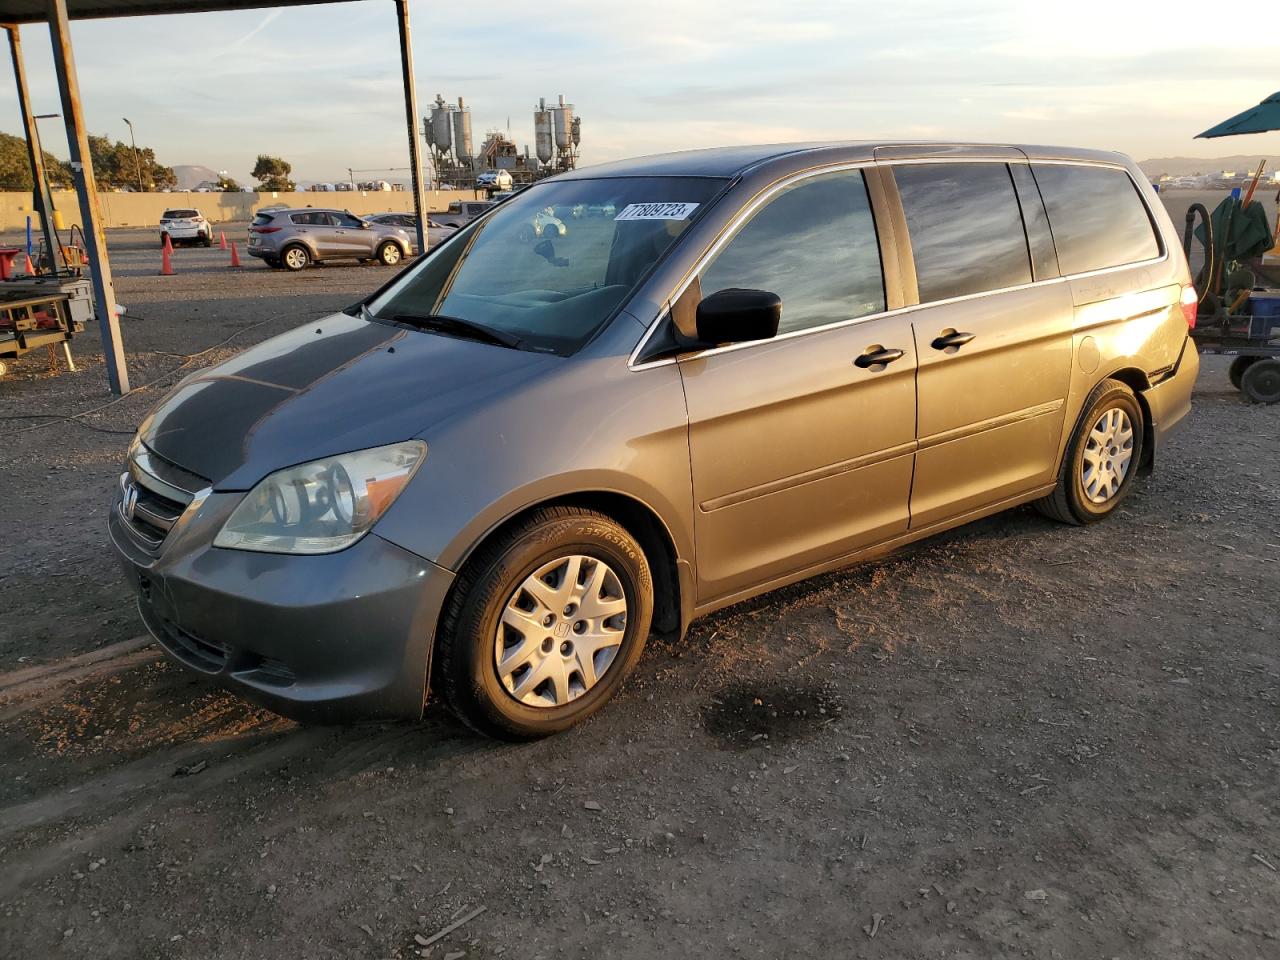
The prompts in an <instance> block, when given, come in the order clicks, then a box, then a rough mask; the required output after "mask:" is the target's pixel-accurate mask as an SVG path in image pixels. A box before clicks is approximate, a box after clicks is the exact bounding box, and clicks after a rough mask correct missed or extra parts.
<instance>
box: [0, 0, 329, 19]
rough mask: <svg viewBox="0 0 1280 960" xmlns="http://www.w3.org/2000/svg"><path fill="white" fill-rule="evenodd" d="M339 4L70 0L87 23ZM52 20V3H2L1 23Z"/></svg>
mask: <svg viewBox="0 0 1280 960" xmlns="http://www.w3.org/2000/svg"><path fill="white" fill-rule="evenodd" d="M335 2H337V0H67V15H68V16H70V17H71V19H72V20H83V19H88V18H91V17H138V16H143V15H144V14H151V13H204V12H207V11H210V10H252V9H254V8H255V7H258V8H260V7H300V6H303V5H310V4H313V3H335ZM48 19H49V4H48V0H0V23H43V22H45V21H46V20H48Z"/></svg>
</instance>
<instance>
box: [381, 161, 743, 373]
mask: <svg viewBox="0 0 1280 960" xmlns="http://www.w3.org/2000/svg"><path fill="white" fill-rule="evenodd" d="M724 186H725V181H724V180H722V179H718V178H710V177H609V178H602V179H599V180H587V179H583V180H561V181H556V180H552V181H547V182H545V183H540V184H535V185H534V186H531V187H529V188H528V189H527V190H523V191H521V192H520V194H519V195H518V196H515V197H512V198H511V199H510V200H508V201H506V202H505V203H503V204H502V205H501V207H499V208H498V209H496V210H494V211H493V212H492V214H491V215H489V216H487V217H484V218H482V219H480V220H475V221H473V222H472V223H470V224H468V225H467V226H466V227H463V228H462V229H461V230H459V231H458V232H457V233H456V234H453V235H452V236H450V237H449V239H448V240H447V241H445V242H444V243H442V244H440V245H439V246H437V247H435V248H434V250H433V251H432V252H431V253H430V254H428V255H427V256H426V257H425V258H424V259H423V260H422V261H421V263H420V264H419V265H417V266H416V267H414V268H413V269H412V270H410V271H409V272H408V273H407V274H406V275H405V276H404V279H403V280H401V281H400V282H398V283H396V284H394V285H393V286H392V287H390V288H389V289H388V290H387V291H386V292H384V293H383V294H381V295H380V296H379V297H377V298H376V299H375V300H373V301H372V302H371V303H370V304H369V311H370V313H371V314H372V315H373V317H374V319H385V320H390V321H397V322H403V323H407V324H410V325H412V324H413V323H415V322H416V321H420V320H421V319H422V318H432V317H435V318H441V317H443V318H452V319H455V320H463V321H466V322H468V323H470V324H473V325H479V326H482V327H485V328H488V329H489V330H492V331H496V332H497V333H499V334H501V335H502V336H503V338H504V339H505V340H508V341H513V342H514V343H515V345H516V346H517V347H518V348H519V349H529V350H540V351H546V352H552V353H560V354H569V353H572V352H574V351H575V350H577V349H578V348H579V347H580V346H582V344H584V343H585V342H586V341H587V340H588V339H589V338H590V337H591V335H592V334H594V333H595V331H596V330H597V329H599V327H600V326H601V325H602V324H603V323H604V322H605V321H606V320H607V319H609V318H610V317H611V316H613V314H614V312H615V311H616V310H617V309H618V308H619V307H621V306H622V304H623V302H624V301H625V300H626V298H627V297H628V295H629V294H630V293H631V291H632V290H633V289H635V287H636V285H637V284H638V283H639V282H640V281H641V280H642V279H643V278H644V277H645V276H646V275H647V274H648V272H649V270H650V269H651V268H652V267H653V266H654V264H656V263H657V262H658V260H659V259H660V258H661V257H662V256H663V255H664V254H665V253H666V252H667V250H669V249H670V248H671V247H672V245H674V244H675V243H676V242H677V240H678V239H679V237H680V236H681V235H682V234H683V233H684V232H685V231H686V230H687V229H688V228H689V225H690V224H691V223H693V221H694V220H695V219H696V218H697V217H698V216H699V215H700V214H701V213H702V212H703V210H705V209H706V206H707V205H708V203H709V202H710V201H711V200H712V199H713V198H714V197H715V196H716V195H717V194H718V193H719V192H720V190H721V189H722V188H723V187H724ZM579 206H586V207H591V208H595V209H599V210H601V211H608V213H604V212H602V213H601V214H600V215H599V216H590V217H581V218H579V219H574V217H573V210H574V208H576V207H579ZM424 325H425V324H424ZM437 326H438V324H437Z"/></svg>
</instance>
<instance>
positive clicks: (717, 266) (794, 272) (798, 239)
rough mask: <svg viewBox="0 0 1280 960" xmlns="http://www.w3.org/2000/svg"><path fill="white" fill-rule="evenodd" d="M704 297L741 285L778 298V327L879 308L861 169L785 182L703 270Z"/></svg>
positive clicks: (880, 290) (880, 284)
mask: <svg viewBox="0 0 1280 960" xmlns="http://www.w3.org/2000/svg"><path fill="white" fill-rule="evenodd" d="M700 283H701V287H702V295H703V296H704V297H706V296H709V295H710V294H713V293H715V292H716V291H718V290H726V289H729V288H732V287H745V288H749V289H755V290H768V291H771V292H772V293H776V294H777V295H778V296H779V297H781V298H782V319H781V321H780V323H779V325H778V332H779V333H790V332H793V331H796V330H805V329H808V328H809V327H818V326H822V325H824V324H828V323H838V322H840V321H843V320H851V319H854V318H856V317H864V316H867V315H868V314H872V313H881V312H883V311H884V309H885V300H884V276H883V273H882V270H881V266H880V248H879V246H878V244H877V242H876V227H875V220H874V219H873V217H872V215H871V203H870V201H869V200H868V199H867V187H866V183H865V182H864V181H863V178H862V172H861V171H860V170H845V171H840V172H838V173H828V174H821V175H818V176H814V177H810V178H808V179H806V180H802V181H800V182H799V183H796V184H793V185H792V186H790V187H786V188H784V189H783V190H781V191H780V192H779V193H778V194H776V195H775V196H774V197H773V198H772V199H771V200H770V201H769V202H768V203H767V204H766V205H765V206H764V207H762V208H761V209H760V210H758V211H757V212H756V213H755V215H754V216H753V217H752V218H751V219H750V220H748V221H747V223H746V225H745V226H744V227H743V228H742V229H741V230H739V231H738V233H737V234H736V235H735V236H734V237H733V239H732V240H730V241H729V243H728V244H727V245H726V246H725V247H724V249H722V250H721V251H720V252H719V253H718V254H717V255H716V257H715V259H714V260H713V261H712V262H711V263H710V265H709V266H707V267H706V269H705V270H704V271H703V273H702V276H701V278H700Z"/></svg>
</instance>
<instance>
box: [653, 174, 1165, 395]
mask: <svg viewBox="0 0 1280 960" xmlns="http://www.w3.org/2000/svg"><path fill="white" fill-rule="evenodd" d="M924 163H1004V164H1013V163H1017V164H1026V165H1027V166H1030V165H1031V164H1034V163H1043V164H1056V165H1060V166H1072V167H1106V168H1108V169H1111V170H1122V171H1124V173H1125V175H1126V176H1128V178H1129V180H1130V181H1131V182H1132V183H1133V184H1134V186H1135V188H1138V184H1137V182H1136V181H1135V180H1134V177H1133V172H1132V171H1131V170H1129V168H1128V167H1127V166H1125V165H1124V164H1123V163H1121V162H1119V161H1107V160H1037V159H1033V158H1030V157H1028V158H1026V159H1023V160H1009V159H1006V158H1003V157H920V158H917V159H912V160H880V161H877V160H858V161H854V162H850V163H840V164H834V165H831V166H823V167H814V168H812V169H809V170H802V171H800V172H799V173H793V174H791V175H790V176H788V177H784V178H782V179H781V180H778V181H776V182H774V183H772V184H770V185H769V186H768V187H767V188H765V189H764V190H761V191H760V193H759V194H757V195H756V197H755V198H753V199H752V201H751V203H750V204H748V205H747V206H746V207H744V208H743V209H742V210H741V211H739V212H738V214H737V215H736V216H735V217H734V218H733V220H732V221H730V223H729V224H728V225H727V226H726V227H725V229H724V230H723V231H722V232H721V234H720V236H718V237H717V238H716V239H715V242H713V243H712V244H711V246H710V247H708V248H707V249H706V251H704V253H703V254H702V256H701V257H699V258H698V261H697V263H695V264H694V266H693V269H691V270H690V271H689V273H688V274H686V275H685V277H684V278H683V279H682V280H681V281H680V282H679V283H678V284H677V285H676V288H675V291H674V292H673V293H672V294H671V295H670V296H668V297H667V298H666V306H665V307H664V308H663V309H662V310H661V311H659V313H658V316H657V317H656V318H655V319H654V320H653V322H652V323H650V324H649V326H648V328H647V329H646V330H645V332H644V335H643V336H642V337H641V338H640V340H639V342H638V343H637V344H636V345H635V347H634V349H632V351H631V353H630V355H629V356H628V357H627V369H628V370H648V369H650V368H652V367H662V366H666V365H668V364H675V363H681V362H683V361H686V360H698V359H701V358H703V357H712V356H716V355H718V354H721V353H728V352H729V351H731V350H741V349H744V348H746V347H758V346H762V345H764V344H770V343H778V342H779V341H781V340H789V339H791V338H793V337H800V336H807V335H808V334H811V333H823V332H825V331H828V330H837V329H840V328H841V327H848V326H853V325H854V324H859V323H867V322H869V321H872V320H881V319H884V318H886V317H896V316H902V315H904V314H908V313H911V312H913V311H916V310H920V309H923V308H928V307H938V306H944V305H946V304H951V303H963V302H965V301H968V300H978V299H981V298H983V297H994V296H999V295H1000V294H1004V293H1012V292H1015V291H1018V290H1029V289H1031V288H1033V287H1047V286H1049V285H1051V284H1055V283H1066V282H1068V281H1071V280H1087V279H1089V278H1090V277H1099V276H1105V275H1107V274H1111V273H1117V272H1119V271H1121V270H1135V269H1138V268H1141V267H1152V266H1155V265H1156V264H1160V263H1164V262H1166V261H1167V260H1168V259H1169V244H1168V243H1167V242H1166V241H1165V237H1164V235H1163V234H1162V233H1161V231H1160V228H1159V222H1158V221H1157V219H1156V217H1155V215H1154V214H1153V212H1152V210H1151V205H1150V203H1149V202H1148V200H1147V196H1146V194H1145V193H1143V191H1142V190H1141V189H1140V188H1138V189H1136V192H1137V194H1138V199H1139V200H1140V201H1141V202H1142V206H1143V209H1144V210H1146V212H1147V218H1148V220H1150V222H1151V230H1152V233H1154V234H1155V237H1156V241H1157V243H1158V244H1159V246H1160V249H1161V254H1160V256H1158V257H1154V258H1152V259H1148V260H1137V261H1134V262H1133V263H1122V264H1119V265H1117V266H1114V267H1102V268H1101V269H1098V270H1088V271H1085V272H1083V273H1072V274H1068V275H1066V276H1061V277H1050V278H1048V279H1046V280H1032V281H1031V282H1030V283H1021V284H1017V285H1016V286H1012V287H1000V288H998V289H995V290H984V291H982V292H981V293H968V294H964V295H963V296H959V297H949V298H947V299H946V300H931V301H929V302H928V303H913V304H910V305H909V306H905V307H897V308H896V309H893V310H884V311H882V312H880V313H871V314H867V315H866V316H863V317H851V318H849V319H848V320H840V321H838V322H836V323H828V324H823V325H822V326H817V327H806V328H805V329H803V330H792V331H790V332H789V333H783V334H780V335H778V336H776V337H771V338H769V339H768V340H747V341H744V342H742V343H731V344H727V345H725V346H723V347H711V348H709V349H706V350H698V351H694V352H690V353H686V354H682V355H681V356H679V357H663V358H661V359H659V360H649V361H645V362H643V363H637V362H636V357H638V356H639V355H640V353H641V351H642V350H644V347H645V344H647V343H648V342H649V340H650V338H652V337H653V335H654V333H656V332H657V330H658V328H659V327H660V326H661V325H662V322H663V321H664V320H665V319H667V317H669V316H670V315H671V305H672V304H673V303H675V302H676V301H677V300H679V299H680V297H681V296H683V295H684V292H685V291H686V290H687V289H689V285H690V284H691V283H693V280H694V278H695V277H697V276H698V275H699V274H700V273H701V271H702V270H703V268H704V267H706V265H707V263H708V262H709V261H710V260H711V258H712V257H714V256H715V255H716V253H717V252H718V251H719V250H720V248H721V247H722V246H724V244H725V243H727V242H728V241H729V239H731V238H732V237H733V236H734V235H736V233H737V231H738V230H739V228H741V226H742V224H743V222H744V221H745V220H747V219H749V218H750V216H751V215H752V214H753V213H754V212H755V211H756V210H757V209H759V207H760V206H761V205H763V204H764V203H765V202H766V201H768V200H769V199H770V198H772V197H773V195H774V194H776V193H778V192H779V191H781V190H783V189H785V188H786V187H789V186H791V185H792V184H793V183H796V182H798V181H800V180H805V179H808V178H810V177H816V176H821V175H822V174H827V173H840V172H843V171H846V170H861V169H864V168H866V167H897V166H906V165H917V164H924Z"/></svg>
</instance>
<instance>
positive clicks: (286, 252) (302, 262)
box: [280, 243, 311, 273]
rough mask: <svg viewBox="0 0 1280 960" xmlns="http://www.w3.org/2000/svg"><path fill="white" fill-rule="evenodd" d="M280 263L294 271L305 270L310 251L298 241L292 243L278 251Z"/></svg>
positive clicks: (308, 261) (308, 263)
mask: <svg viewBox="0 0 1280 960" xmlns="http://www.w3.org/2000/svg"><path fill="white" fill-rule="evenodd" d="M280 263H281V265H282V266H283V267H284V268H285V269H286V270H292V271H294V272H295V273H296V272H297V271H299V270H305V269H307V267H308V266H310V264H311V252H310V251H309V250H308V249H307V248H306V247H304V246H303V245H302V244H300V243H292V244H290V245H289V246H287V247H285V248H284V249H283V250H281V251H280Z"/></svg>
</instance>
